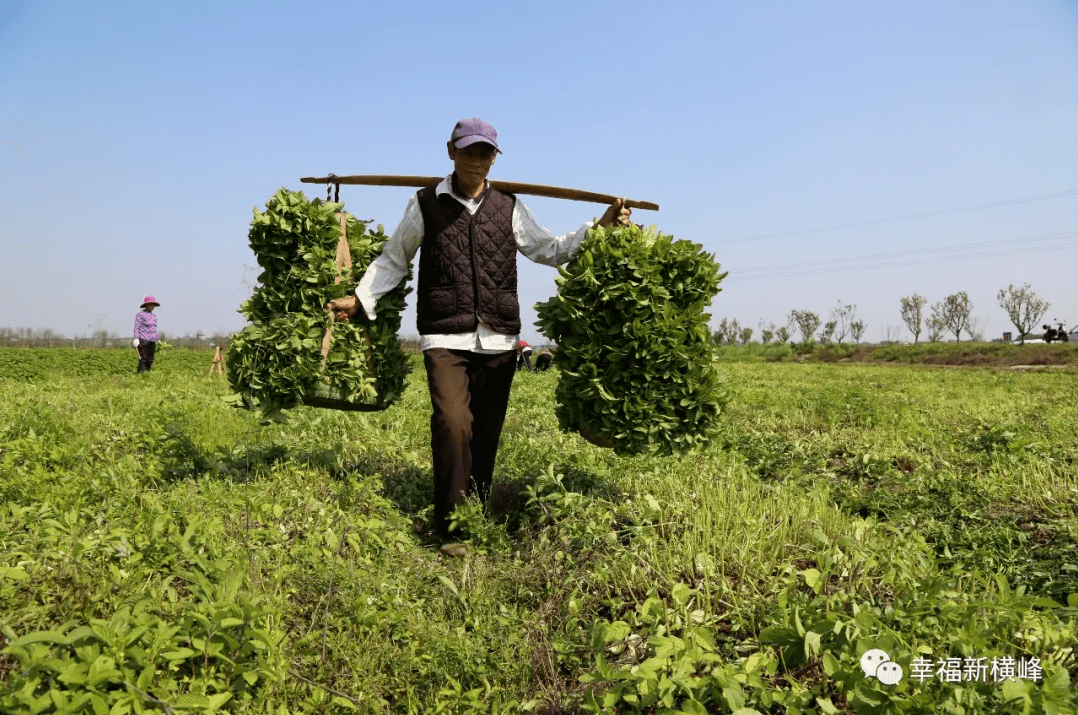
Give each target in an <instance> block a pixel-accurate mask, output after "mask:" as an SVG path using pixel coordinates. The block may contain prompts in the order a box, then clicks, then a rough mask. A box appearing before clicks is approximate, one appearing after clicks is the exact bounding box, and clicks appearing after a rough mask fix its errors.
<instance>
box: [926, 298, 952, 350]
mask: <svg viewBox="0 0 1078 715" xmlns="http://www.w3.org/2000/svg"><path fill="white" fill-rule="evenodd" d="M925 327H926V328H928V342H930V343H938V342H939V341H940V338H942V337H943V334H944V333H945V332H947V326H946V325H944V323H943V319H942V318H941V317H940V316H938V315H936V309H935V305H933V307H932V313H931V314H930V315H929V316H928V317H927V318H925Z"/></svg>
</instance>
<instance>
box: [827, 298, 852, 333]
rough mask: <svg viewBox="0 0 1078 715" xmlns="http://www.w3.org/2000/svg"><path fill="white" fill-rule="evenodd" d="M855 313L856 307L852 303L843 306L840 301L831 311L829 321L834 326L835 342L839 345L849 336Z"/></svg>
mask: <svg viewBox="0 0 1078 715" xmlns="http://www.w3.org/2000/svg"><path fill="white" fill-rule="evenodd" d="M856 313H857V306H856V305H854V304H853V303H846V304H843V302H842V301H841V300H840V301H839V302H838V307H837V308H835V309H834V310H832V311H831V321H832V322H833V323H834V324H835V330H834V334H835V340H837V341H838V342H840V343H841V342H842V341H843V340H844V339H845V338H846V336H847V335H849V334H850V324H851V323H852V322H853V316H854V315H855V314H856Z"/></svg>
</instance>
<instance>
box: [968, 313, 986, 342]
mask: <svg viewBox="0 0 1078 715" xmlns="http://www.w3.org/2000/svg"><path fill="white" fill-rule="evenodd" d="M985 322H986V321H985V319H984V318H970V319H969V325H967V326H966V332H967V333H969V339H970V340H972V341H973V342H975V343H983V342H985V339H984V326H985Z"/></svg>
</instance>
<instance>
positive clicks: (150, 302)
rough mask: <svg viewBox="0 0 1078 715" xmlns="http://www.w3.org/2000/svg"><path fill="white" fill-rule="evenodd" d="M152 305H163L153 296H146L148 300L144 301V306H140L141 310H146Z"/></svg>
mask: <svg viewBox="0 0 1078 715" xmlns="http://www.w3.org/2000/svg"><path fill="white" fill-rule="evenodd" d="M151 304H152V305H161V304H160V303H158V302H157V298H154V297H153V296H152V295H148V296H146V300H144V301H142V305H140V306H139V307H140V308H145V307H146V306H147V305H151Z"/></svg>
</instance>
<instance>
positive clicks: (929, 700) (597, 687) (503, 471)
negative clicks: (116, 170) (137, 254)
mask: <svg viewBox="0 0 1078 715" xmlns="http://www.w3.org/2000/svg"><path fill="white" fill-rule="evenodd" d="M48 352H57V351H48V350H38V351H26V353H24V354H25V355H29V356H31V357H28V358H27V359H26V364H28V365H37V367H34V368H30V367H28V368H26V370H25V375H22V374H21V373H12V372H9V371H7V370H5V371H3V372H2V373H0V505H2V506H0V545H2V549H0V553H3V556H2V557H0V648H2V649H3V651H2V654H0V711H3V712H5V713H6V712H11V713H30V712H78V713H82V712H85V713H95V715H96V714H97V713H99V712H116V713H122V712H138V711H149V712H163V711H166V708H167V709H169V710H171V711H173V712H176V713H187V712H191V713H194V712H199V713H201V712H210V711H213V710H215V709H216V710H217V711H219V712H234V713H255V712H258V713H279V714H280V715H285V714H286V713H331V712H353V711H359V712H372V713H373V712H461V713H466V712H475V713H479V712H520V711H524V710H528V711H533V712H613V711H616V712H622V713H631V712H641V713H644V712H686V713H703V712H716V711H719V712H737V713H739V715H747V714H748V713H754V712H755V713H770V712H776V713H777V712H787V713H810V712H812V713H815V712H823V713H832V712H844V713H846V712H858V713H937V712H947V711H950V712H964V713H1027V712H1028V713H1072V712H1076V711H1078V694H1076V692H1078V690H1076V687H1075V686H1076V684H1078V656H1076V651H1075V649H1076V647H1078V636H1076V632H1078V595H1075V594H1078V566H1076V563H1078V549H1076V546H1075V544H1076V542H1078V476H1076V475H1078V386H1076V383H1075V380H1074V375H1073V374H1069V373H1052V372H1045V373H1016V372H1013V371H1010V370H1005V369H977V370H955V369H940V368H933V367H925V366H920V365H914V366H902V365H897V366H896V365H890V366H876V365H872V364H862V363H850V364H841V365H834V364H824V363H804V364H797V363H793V362H762V361H761V362H729V363H724V364H723V366H722V370H723V373H724V375H725V379H726V381H727V382H728V384H729V386H730V387H731V389H732V391H733V394H734V400H733V402H732V403H731V405H730V410H729V413H728V414H727V415H726V416H725V417H724V420H723V423H722V428H721V431H720V433H719V434H718V436H717V439H716V441H715V443H714V444H713V445H712V446H710V447H708V448H707V449H704V450H702V451H700V452H697V453H693V454H690V455H687V456H684V457H675V458H660V457H633V458H619V457H616V456H614V455H613V454H611V453H610V452H608V451H606V450H602V449H599V448H597V447H593V446H591V445H589V444H588V443H586V442H585V441H584V440H582V439H581V438H580V437H579V436H576V435H571V434H563V433H561V432H560V431H559V430H558V429H557V424H556V420H555V418H554V405H553V393H554V386H555V383H556V381H557V374H556V372H552V373H547V374H520V375H518V376H517V379H516V382H515V383H514V386H513V397H512V401H511V406H510V413H509V415H508V418H507V422H506V428H505V432H504V433H503V441H502V448H501V450H500V452H499V458H498V459H499V462H498V468H497V471H496V476H495V487H494V493H493V494H492V496H491V500H490V505H489V509H488V510H486V512H484V510H482V509H480V508H479V507H478V506H475V505H473V506H470V507H469V508H467V509H465V510H462V513H461V519H460V528H461V529H462V533H463V534H464V535H466V536H467V538H468V539H469V540H470V543H471V546H472V555H471V556H469V557H468V558H466V559H457V560H445V559H439V557H438V556H437V555H436V551H435V548H434V547H433V545H432V544H431V543H429V542H428V541H427V540H426V539H425V537H424V535H423V533H424V531H425V527H426V525H427V521H428V519H429V516H430V513H429V512H430V472H429V469H430V458H429V453H428V450H429V447H428V440H429V397H428V395H427V391H426V384H425V381H424V380H423V379H421V378H422V374H423V373H422V367H421V366H417V371H416V372H415V373H413V375H412V377H411V380H410V385H409V387H408V389H407V392H406V393H405V396H404V398H403V399H402V401H401V403H400V404H397V405H395V406H394V407H392V408H390V409H389V410H387V411H385V412H381V413H369V414H346V413H338V412H332V411H326V410H317V409H312V408H300V409H298V410H294V411H292V413H291V415H290V421H289V423H288V424H284V425H281V424H272V425H268V426H267V425H261V424H260V423H259V420H258V416H257V415H255V414H250V413H246V412H243V411H239V410H235V409H232V408H230V407H229V406H228V405H226V404H225V401H224V398H225V396H226V395H227V392H228V389H227V384H226V382H225V381H224V380H223V379H220V378H216V377H212V378H211V377H206V376H204V371H205V370H206V369H208V365H209V361H210V359H211V356H210V355H206V354H202V353H190V356H191V357H183V358H180V359H177V360H176V361H175V362H173V363H171V365H170V363H169V359H170V358H173V357H179V356H181V355H183V353H184V352H186V351H170V352H168V353H166V354H165V355H163V356H161V357H160V358H159V363H158V364H157V365H155V369H154V371H153V372H151V373H149V374H147V375H144V376H138V377H136V376H135V375H134V374H133V373H134V365H133V362H132V361H130V360H128V362H132V364H131V365H129V366H127V367H124V368H123V370H122V371H113V369H112V368H111V367H104V368H101V369H100V370H99V371H97V372H95V371H94V370H92V369H89V368H88V369H86V370H84V371H80V372H75V373H71V372H68V373H67V374H63V373H62V372H61V374H56V373H55V372H50V371H48V370H44V369H42V368H41V367H40V366H41V365H44V364H45V362H47V360H48V359H49V358H44V357H38V356H37V355H38V354H39V353H48ZM101 352H102V353H107V352H111V351H101ZM8 355H10V353H8ZM128 357H129V356H128ZM116 359H118V360H119V359H120V358H116ZM181 359H182V360H188V361H190V364H187V363H181V362H180V360H181ZM34 361H41V362H34ZM9 362H10V361H9ZM6 364H7V363H6ZM183 365H186V367H182V369H181V366H183ZM159 368H160V369H159ZM31 373H32V374H31ZM127 373H131V374H127ZM20 375H22V376H20ZM26 376H30V377H29V378H27V377H26ZM870 649H881V650H883V651H885V652H886V653H887V654H888V655H889V657H890V658H891V660H892V661H894V662H895V663H898V664H899V665H900V666H901V667H902V669H903V673H904V676H905V677H903V678H902V680H901V681H900V682H897V683H896V684H894V685H888V684H886V683H884V682H882V681H881V680H880V679H879V678H876V677H872V676H866V674H865V672H864V671H863V670H862V666H861V656H862V655H863V654H864V653H865V652H866V651H867V650H870ZM1031 657H1032V658H1036V659H1037V660H1035V661H1031V660H1029V658H1031ZM947 658H958V659H960V662H962V659H970V660H973V661H976V660H977V659H979V658H984V659H985V660H984V661H983V663H984V664H985V666H986V668H987V664H988V663H990V662H992V659H996V661H997V663H1006V662H1010V663H1012V664H1014V663H1018V664H1019V665H1020V666H1021V667H1022V668H1024V669H1025V670H1024V671H1023V673H1022V675H1023V676H1025V677H1021V678H1019V677H1016V678H1015V679H1003V680H995V679H993V678H992V677H990V676H989V675H988V674H985V677H984V678H980V677H976V679H975V676H979V675H981V673H980V672H979V671H978V670H976V669H970V670H969V671H968V672H965V671H963V670H962V669H961V668H960V669H959V677H958V679H957V681H953V680H954V679H952V681H953V682H948V681H947V679H946V677H944V675H945V674H946V673H948V672H953V669H952V670H951V671H947V670H946V669H943V670H940V672H939V674H937V671H936V668H935V665H933V668H932V670H931V673H930V674H929V673H928V672H927V671H925V669H924V666H923V663H927V662H931V663H933V664H936V663H940V664H941V668H942V667H943V665H944V664H945V659H947ZM1007 659H1014V660H1013V661H1007ZM919 664H921V665H919ZM1033 666H1036V667H1037V668H1038V669H1039V670H1033V669H1032V667H1033ZM915 676H923V677H915ZM1034 676H1038V677H1036V678H1034ZM64 708H66V709H64ZM101 708H104V709H103V710H102V709H101ZM948 708H950V710H948Z"/></svg>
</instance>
